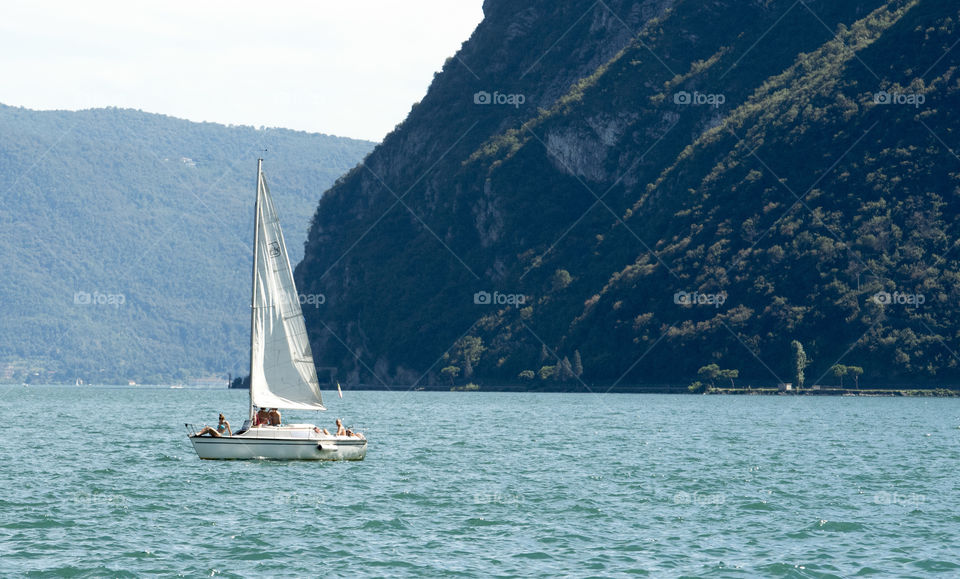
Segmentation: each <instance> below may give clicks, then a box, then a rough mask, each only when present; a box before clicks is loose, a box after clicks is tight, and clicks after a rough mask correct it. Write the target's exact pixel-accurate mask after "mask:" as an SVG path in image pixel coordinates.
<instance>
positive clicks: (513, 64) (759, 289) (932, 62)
mask: <svg viewBox="0 0 960 579" xmlns="http://www.w3.org/2000/svg"><path fill="white" fill-rule="evenodd" d="M488 4H489V5H488V6H487V7H485V8H486V15H487V17H486V19H485V21H484V22H483V23H482V24H481V25H480V27H478V29H477V31H476V33H475V34H474V36H473V37H472V38H471V40H470V41H469V42H467V43H466V44H465V45H464V47H463V49H462V50H461V52H460V53H459V54H458V58H457V59H453V60H451V61H450V62H449V63H448V65H447V66H445V67H444V70H443V72H442V73H440V74H439V75H437V77H436V78H435V80H434V83H433V84H432V86H431V87H430V91H429V92H428V94H427V95H426V97H425V98H424V99H423V100H422V102H421V103H420V104H419V105H418V106H417V107H416V108H415V109H414V110H413V111H411V114H410V116H409V117H408V118H407V120H406V121H405V122H404V123H403V124H402V125H400V126H399V127H398V129H397V130H396V131H395V132H394V133H393V134H391V135H390V136H389V137H388V138H387V139H386V140H385V141H384V143H383V144H382V145H380V146H379V147H378V148H377V149H376V150H375V151H374V152H373V153H372V154H371V156H370V158H369V161H368V162H369V165H370V166H371V168H372V169H373V170H374V171H375V172H376V174H377V175H382V176H383V177H382V178H383V180H384V181H383V182H380V181H379V180H378V179H377V178H375V177H374V176H373V175H371V172H370V171H356V172H353V173H351V174H350V175H348V176H346V177H345V178H343V179H342V180H340V181H339V182H338V183H337V185H336V186H334V187H333V188H332V189H331V190H330V191H329V193H328V194H327V195H326V196H325V197H324V199H323V200H322V201H321V203H320V207H319V210H318V212H317V214H316V217H315V220H314V222H313V226H312V228H311V230H310V234H309V238H308V243H307V258H306V259H305V260H304V262H303V263H302V264H301V265H300V266H299V267H298V269H297V275H298V279H299V280H301V281H302V284H301V287H302V289H303V291H308V292H314V291H315V292H321V293H324V294H326V295H327V296H328V298H329V299H328V304H330V305H329V307H327V308H325V309H324V310H323V311H313V310H310V311H307V316H308V327H309V328H310V330H311V333H312V334H311V337H312V339H313V341H314V343H315V344H316V345H318V352H319V354H318V356H319V357H320V358H321V359H322V360H323V362H322V363H323V364H324V365H331V366H333V365H335V366H339V367H342V368H344V369H345V371H346V372H347V373H348V374H349V375H350V380H352V381H355V382H366V383H376V382H377V380H376V379H375V378H376V377H374V376H372V375H371V371H370V370H369V369H370V368H375V369H376V372H377V374H378V376H377V377H379V378H380V379H387V378H390V379H395V380H398V381H410V382H413V381H416V380H420V381H421V382H422V383H426V384H437V385H441V384H448V383H450V380H448V379H447V378H448V376H445V375H443V370H444V369H446V368H447V367H449V366H455V367H457V368H461V369H465V367H466V361H467V360H466V359H465V358H463V355H462V354H460V353H458V351H457V350H458V347H457V346H454V347H451V344H454V345H455V344H457V343H458V342H460V341H461V340H463V339H464V336H466V337H469V338H474V339H477V340H480V341H481V342H478V343H482V350H480V351H479V354H478V355H477V356H476V357H474V356H470V357H469V364H470V369H471V372H472V377H471V378H469V379H470V380H472V381H474V382H476V383H478V384H481V385H483V386H484V387H486V385H487V383H488V382H489V383H507V382H513V383H516V382H517V381H518V380H519V381H520V382H521V384H522V385H523V387H524V388H530V389H537V388H547V387H550V388H564V389H566V388H571V389H572V388H582V387H583V386H584V385H587V386H589V387H590V388H592V389H596V390H603V391H605V390H607V389H610V388H614V389H621V388H627V387H633V386H636V385H651V387H652V386H656V385H662V384H673V385H677V384H689V383H691V381H693V380H694V379H696V380H697V382H694V383H693V385H692V386H696V388H695V389H697V390H705V389H707V388H711V387H712V388H714V389H716V390H722V389H725V388H726V387H727V386H728V384H727V383H728V382H729V383H730V384H729V386H730V388H731V389H735V385H734V382H736V384H742V385H752V386H767V387H773V386H775V385H777V384H779V383H781V382H790V381H793V382H795V384H796V386H797V388H798V389H802V392H804V393H811V392H812V391H811V389H810V386H811V385H818V386H820V385H824V384H827V383H830V382H832V381H833V380H834V379H836V381H837V382H838V383H839V382H840V380H841V379H842V380H844V381H845V383H846V382H849V378H848V377H853V379H854V384H855V385H856V386H857V387H859V384H860V378H861V376H862V378H863V380H864V382H865V384H868V385H869V387H870V388H871V389H875V388H879V387H888V388H903V387H904V386H906V385H911V386H913V385H917V386H925V387H927V388H928V389H929V390H930V391H935V389H936V388H938V387H942V386H947V385H957V384H960V360H958V358H957V357H956V356H955V355H954V352H958V351H960V334H958V332H957V331H956V328H957V327H960V283H958V282H960V274H958V273H957V272H958V271H960V251H956V249H957V245H958V241H957V239H958V234H960V229H958V228H960V224H958V220H957V219H956V216H957V215H958V214H960V164H958V161H957V157H956V156H955V152H956V151H957V148H956V147H954V146H953V144H952V143H953V141H954V140H955V137H956V135H957V134H960V115H958V114H957V111H958V110H960V107H958V105H960V85H958V84H957V82H956V78H957V76H956V72H957V71H956V59H955V58H953V55H954V53H955V51H956V49H952V47H954V45H955V43H956V40H957V38H958V37H960V28H958V27H960V9H958V8H957V7H955V6H951V5H949V4H948V3H933V2H915V1H893V0H891V1H883V0H871V1H861V0H858V1H853V2H837V3H820V4H817V5H810V6H809V7H808V8H809V9H807V8H805V7H804V6H801V5H797V4H795V3H794V2H792V1H789V0H773V1H770V2H761V3H742V2H733V1H732V0H729V1H727V0H725V1H721V2H713V3H703V2H695V1H693V0H680V1H678V2H676V3H674V4H673V6H672V8H671V9H670V11H668V12H664V13H657V14H654V15H655V16H656V17H657V19H656V21H655V23H654V24H652V25H650V26H648V27H646V28H644V26H643V25H644V21H643V20H644V18H645V16H643V14H640V13H638V11H631V10H630V9H629V7H628V6H626V5H621V4H619V3H616V2H614V3H611V4H610V5H609V6H606V5H600V4H590V3H578V2H562V3H560V4H557V5H550V6H547V5H541V4H536V5H533V4H529V3H525V2H521V3H519V5H518V4H517V3H512V4H511V3H505V2H504V3H499V2H490V3H488ZM523 10H529V11H530V14H528V15H527V17H529V18H530V20H529V22H531V24H530V25H529V26H516V22H517V15H518V14H520V13H522V11H523ZM607 10H612V11H613V12H614V13H615V14H616V16H617V18H613V17H611V15H610V14H609V12H607ZM787 12H789V14H788V15H787V16H786V17H784V15H785V14H786V13H787ZM581 16H582V18H581ZM648 16H650V15H648ZM578 19H579V20H578ZM624 23H626V24H627V26H626V27H624V26H623V24H624ZM625 28H626V29H629V30H636V31H640V32H639V34H638V37H637V38H635V39H634V41H633V42H629V39H628V38H626V37H624V36H622V34H623V31H624V29H625ZM505 38H509V41H507V42H505V40H504V39H505ZM550 46H553V47H554V49H552V50H550V51H549V52H548V53H547V54H546V55H544V53H543V47H550ZM945 54H946V55H948V56H946V57H944V55H945ZM460 62H463V63H466V64H467V65H468V66H469V70H468V69H467V67H464V66H462V65H461V64H460ZM477 77H479V78H482V79H484V85H483V86H478V83H477V82H476V79H477ZM480 89H483V90H491V91H492V90H493V89H496V90H499V91H500V92H501V93H522V94H525V95H526V101H527V102H528V103H534V104H535V106H536V108H535V109H534V107H532V106H530V107H503V106H494V105H475V104H474V102H473V98H472V96H473V94H474V92H476V91H477V90H480ZM697 95H699V96H697ZM718 95H722V96H723V103H718V99H717V98H716V97H717V96H718ZM884 95H886V96H884ZM701 97H702V98H704V99H707V98H710V97H713V104H697V103H695V102H691V101H690V100H684V99H693V98H701ZM921 97H922V99H921ZM885 99H886V100H885ZM920 100H922V102H919V101H920ZM951 148H952V150H951ZM384 183H385V184H386V185H387V187H384ZM392 191H393V192H397V194H400V193H403V194H404V195H405V196H404V198H403V201H404V203H403V205H398V204H397V202H396V197H395V195H394V194H393V193H392ZM481 291H485V292H493V291H498V292H500V293H501V294H505V295H517V294H520V295H523V296H525V300H524V302H523V303H522V304H516V305H511V304H505V303H503V304H501V303H496V302H494V303H478V302H476V301H475V297H474V296H475V294H477V292H481ZM321 321H322V322H323V323H322V324H321V323H320V322H321ZM331 333H332V335H331ZM319 346H322V347H319ZM445 356H447V357H448V358H449V361H448V362H444V361H443V360H444V359H446V358H444V357H445ZM438 360H439V361H438ZM711 366H712V367H713V368H715V369H716V373H715V374H714V373H713V372H712V370H711V371H710V376H708V377H704V376H699V375H698V374H699V371H700V370H701V369H703V368H704V367H707V368H710V367H711ZM839 366H843V367H845V368H846V372H845V373H843V374H839V375H838V374H834V375H833V376H832V377H831V372H836V371H839V370H832V369H833V368H834V367H839ZM734 368H735V369H736V370H732V369H734ZM852 368H858V369H859V370H852ZM721 369H729V370H727V373H726V374H725V375H724V374H721ZM424 375H425V377H424V378H422V379H421V378H420V376H424ZM407 377H410V378H407ZM464 379H468V378H467V377H466V376H465V375H464ZM720 384H722V385H723V387H724V388H721V386H720ZM711 385H712V386H711Z"/></svg>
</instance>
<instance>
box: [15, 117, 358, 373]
mask: <svg viewBox="0 0 960 579" xmlns="http://www.w3.org/2000/svg"><path fill="white" fill-rule="evenodd" d="M0 129H2V133H3V135H4V139H3V143H2V145H0V174H2V175H3V176H4V185H3V187H2V189H3V191H4V193H3V203H2V205H0V248H2V251H0V263H2V266H0V271H2V272H3V275H2V276H0V302H2V303H3V304H4V311H5V315H4V316H2V318H0V370H3V373H2V374H0V379H2V380H5V381H17V382H22V381H27V382H67V383H71V384H72V383H74V381H75V380H76V379H77V378H80V379H82V380H83V381H84V382H85V383H88V384H89V383H94V384H98V383H99V384H103V383H108V384H109V383H112V384H117V383H121V384H126V383H127V381H128V380H134V381H136V382H138V383H148V384H149V383H157V382H170V381H187V380H189V379H190V378H194V377H205V376H214V375H222V376H223V377H224V378H226V374H227V372H233V373H234V374H237V373H238V372H240V371H246V369H247V368H246V364H247V362H246V360H248V351H249V324H250V309H249V303H250V267H251V266H250V260H251V245H252V241H251V235H252V232H251V229H252V222H253V209H252V202H253V195H254V187H255V186H256V160H257V156H258V154H260V151H261V150H262V149H264V148H266V149H267V152H266V153H265V156H266V161H265V171H266V172H267V176H268V179H269V182H270V185H271V188H272V191H273V193H274V197H275V199H276V203H277V206H278V210H279V211H280V214H281V217H282V219H283V225H284V228H285V233H286V236H287V243H288V248H289V249H290V251H291V253H293V256H292V258H293V259H299V255H301V248H302V245H301V243H302V240H303V239H304V237H305V232H306V229H307V227H308V224H309V221H310V218H311V217H312V215H313V212H314V211H315V209H316V203H317V201H318V199H319V197H320V195H321V193H322V191H323V190H324V189H325V188H327V187H329V186H330V184H331V183H333V181H334V179H336V177H337V176H338V175H340V174H342V173H343V172H344V171H346V170H348V169H349V168H350V167H352V166H354V165H355V164H356V163H357V162H358V161H359V160H360V159H361V158H362V157H363V156H364V155H365V154H366V153H367V152H368V151H369V150H370V148H371V147H372V145H373V144H372V143H368V142H364V141H355V140H351V139H342V138H339V137H332V136H327V135H317V134H308V133H302V132H294V131H287V130H279V129H254V128H252V127H226V126H223V125H216V124H211V123H192V122H188V121H184V120H180V119H174V118H170V117H165V116H161V115H154V114H147V113H143V112H139V111H133V110H119V109H97V110H87V111H80V112H65V111H54V112H37V111H30V110H26V109H21V108H13V107H4V106H0ZM321 307H322V306H321Z"/></svg>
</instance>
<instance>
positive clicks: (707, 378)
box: [697, 364, 721, 388]
mask: <svg viewBox="0 0 960 579" xmlns="http://www.w3.org/2000/svg"><path fill="white" fill-rule="evenodd" d="M720 372H721V370H720V366H717V365H716V364H708V365H706V366H701V367H700V369H699V370H697V377H698V378H700V380H702V381H704V382H706V383H707V384H709V385H710V387H711V388H713V386H714V382H715V381H716V379H717V378H719V377H720Z"/></svg>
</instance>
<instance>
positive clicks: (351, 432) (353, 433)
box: [347, 428, 366, 440]
mask: <svg viewBox="0 0 960 579" xmlns="http://www.w3.org/2000/svg"><path fill="white" fill-rule="evenodd" d="M347 436H356V437H357V438H360V439H363V440H366V437H365V436H364V435H362V434H360V433H359V432H354V431H352V430H350V429H349V428H348V429H347Z"/></svg>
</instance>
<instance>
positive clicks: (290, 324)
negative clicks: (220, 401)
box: [250, 171, 326, 410]
mask: <svg viewBox="0 0 960 579" xmlns="http://www.w3.org/2000/svg"><path fill="white" fill-rule="evenodd" d="M257 173H258V183H257V211H256V215H257V216H256V234H255V237H254V256H253V257H254V272H253V314H252V316H251V317H252V323H251V326H252V327H251V340H250V343H251V360H250V401H251V403H252V404H254V405H256V406H259V407H261V408H284V409H298V410H326V408H324V406H323V400H322V399H321V397H320V384H319V382H318V381H317V370H316V368H315V367H314V364H313V354H312V352H311V350H310V341H309V340H308V339H307V330H306V326H304V323H303V313H302V312H301V310H300V299H299V294H297V288H296V285H295V284H294V281H293V271H292V269H291V268H290V259H289V257H288V256H287V246H286V244H285V243H284V241H283V232H282V231H281V230H280V220H279V218H278V217H277V210H276V208H275V207H274V205H273V198H272V197H271V196H270V190H269V189H268V188H267V182H266V180H265V179H264V176H263V172H262V171H258V172H257Z"/></svg>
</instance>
